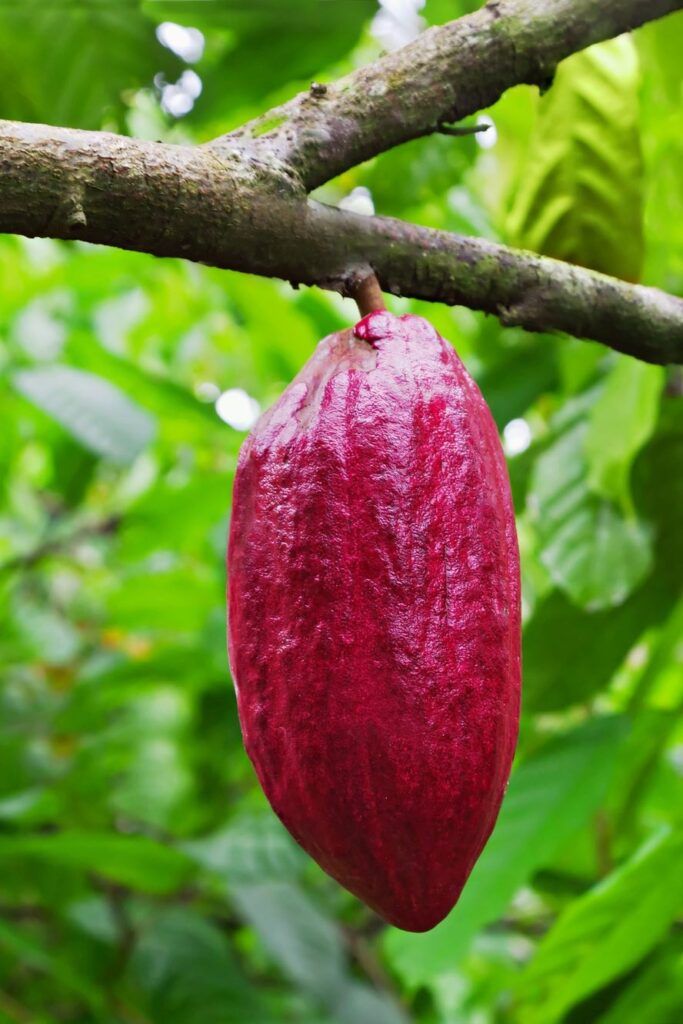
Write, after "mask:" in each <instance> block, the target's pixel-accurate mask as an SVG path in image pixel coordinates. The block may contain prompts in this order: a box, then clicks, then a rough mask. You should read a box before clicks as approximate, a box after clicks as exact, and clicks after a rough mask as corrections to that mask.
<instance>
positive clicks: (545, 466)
mask: <svg viewBox="0 0 683 1024" xmlns="http://www.w3.org/2000/svg"><path fill="white" fill-rule="evenodd" d="M586 432H587V426H586V424H585V423H582V422H579V423H577V424H576V425H575V426H573V427H572V428H571V429H569V430H567V431H565V432H564V433H562V434H560V436H559V437H558V439H557V440H556V441H555V442H554V443H553V444H551V445H550V446H549V447H548V448H547V449H546V450H545V451H544V452H543V454H542V455H541V456H540V457H539V458H538V460H537V461H536V465H535V467H534V470H533V474H532V479H531V484H530V490H529V493H528V495H527V504H528V508H529V510H530V515H531V517H532V520H533V521H534V522H535V524H536V527H537V531H538V535H539V541H540V559H541V562H542V563H543V565H544V566H545V567H546V569H547V570H548V572H549V573H550V575H551V577H552V579H553V580H554V581H555V583H556V584H557V585H558V586H559V587H560V588H561V589H562V590H564V591H565V592H566V593H567V594H568V595H569V597H570V598H571V599H572V601H574V602H575V603H576V604H577V605H579V606H580V607H582V608H586V609H587V610H589V611H598V610H600V609H603V608H609V607H610V606H613V605H618V604H621V603H622V602H623V601H624V600H625V599H626V598H627V597H628V595H629V594H630V593H631V591H632V590H634V588H635V587H636V586H637V585H638V584H639V583H640V582H641V581H642V579H643V578H644V577H645V575H646V574H647V572H648V571H649V569H650V567H651V564H652V548H651V533H650V530H649V528H648V526H647V525H646V524H644V523H641V522H640V521H638V520H637V519H635V518H633V517H632V516H631V517H629V518H628V519H627V518H624V517H623V516H622V515H620V513H619V512H618V511H617V509H616V508H615V507H614V505H613V504H612V503H611V502H608V501H606V500H603V499H600V498H598V497H596V496H595V495H593V494H592V493H591V492H590V490H589V488H588V481H587V467H586V459H585V455H584V444H585V437H586Z"/></svg>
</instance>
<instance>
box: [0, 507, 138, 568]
mask: <svg viewBox="0 0 683 1024" xmlns="http://www.w3.org/2000/svg"><path fill="white" fill-rule="evenodd" d="M120 525H121V516H120V515H111V516H107V517H106V518H105V519H102V520H101V521H99V522H93V523H84V524H83V525H82V526H79V527H78V528H77V529H75V530H73V531H72V532H71V533H68V534H64V535H63V536H61V537H60V536H56V537H50V538H48V539H47V540H45V541H43V542H42V543H41V544H38V545H36V547H34V548H32V549H31V550H30V551H27V552H25V554H23V555H15V556H14V557H13V558H8V559H7V561H6V562H2V563H0V572H13V571H15V570H17V569H31V568H33V566H35V565H36V564H37V563H38V562H41V561H42V560H43V559H44V558H48V557H49V556H50V555H56V554H59V553H60V552H61V551H63V550H64V549H65V548H68V547H70V545H71V544H76V543H78V542H79V541H81V540H85V539H86V538H87V537H106V536H108V535H110V534H112V533H116V531H117V530H118V528H119V526H120Z"/></svg>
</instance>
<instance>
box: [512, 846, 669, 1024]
mask: <svg viewBox="0 0 683 1024" xmlns="http://www.w3.org/2000/svg"><path fill="white" fill-rule="evenodd" d="M681 863H683V833H680V832H670V831H668V830H662V831H661V832H660V833H659V834H657V835H656V836H654V837H653V838H652V839H651V840H650V841H648V842H647V843H646V844H645V845H644V846H642V847H641V848H640V850H638V852H637V853H636V854H635V855H634V856H633V857H632V858H631V860H629V861H628V862H627V863H626V864H624V865H623V866H622V867H620V868H618V869H617V870H616V871H614V872H613V873H612V874H611V875H609V876H608V877H607V878H606V879H605V880H604V881H603V882H601V883H599V884H598V885H597V886H596V887H595V888H594V889H592V890H591V891H590V892H589V893H587V894H586V895H585V896H583V897H581V898H580V899H578V900H576V901H575V902H574V903H573V904H572V905H571V906H570V907H569V908H568V909H567V910H566V911H565V912H564V914H562V916H561V917H560V919H559V920H558V922H557V924H556V925H555V926H554V927H553V928H552V929H551V931H550V932H549V933H548V935H547V936H546V937H545V939H544V940H543V942H542V943H541V945H540V946H539V948H538V952H537V953H536V956H535V957H534V958H533V960H532V961H531V963H530V964H529V966H528V967H527V969H526V971H525V972H524V974H523V975H522V978H521V982H520V988H519V997H520V1007H519V1011H518V1020H519V1021H520V1024H554V1022H555V1021H558V1020H560V1019H561V1018H563V1017H564V1015H565V1013H566V1012H567V1010H568V1009H569V1008H570V1007H571V1006H574V1005H575V1004H576V1003H578V1002H579V1001H581V1000H582V999H584V998H585V997H586V996H587V995H590V993H592V992H595V991H597V990H598V989H599V988H601V987H602V986H604V985H606V984H607V983H608V982H610V981H612V980H613V979H614V978H617V977H619V976H620V975H622V974H624V973H625V972H626V971H627V970H629V969H630V968H632V967H634V966H635V964H637V963H638V962H639V961H640V960H641V959H642V958H643V957H644V956H645V955H646V954H647V953H648V952H649V951H650V950H651V949H652V948H653V947H654V946H655V945H656V943H658V942H659V941H660V939H662V937H663V936H664V935H665V934H666V932H667V931H668V929H669V927H670V925H671V923H672V921H673V920H674V919H675V918H676V916H677V915H678V913H679V911H680V909H681V907H682V906H683V872H681ZM643 1019H644V1018H643Z"/></svg>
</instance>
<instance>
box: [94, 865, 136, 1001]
mask: <svg viewBox="0 0 683 1024" xmlns="http://www.w3.org/2000/svg"><path fill="white" fill-rule="evenodd" d="M97 885H98V888H99V889H100V890H101V891H102V892H103V894H104V897H105V899H106V901H107V903H108V904H109V910H110V913H111V916H112V919H113V921H114V924H115V925H116V930H117V932H118V946H117V950H116V953H115V956H114V959H113V961H112V963H111V965H110V969H109V982H110V985H113V983H114V982H115V981H117V980H118V978H119V977H120V976H121V974H123V971H124V970H125V967H126V964H127V963H128V960H129V958H130V954H131V952H132V950H133V946H134V945H135V939H136V935H135V929H134V928H133V925H132V924H131V922H130V919H129V917H128V912H127V907H126V899H127V896H128V893H127V890H126V889H125V888H124V887H123V886H120V885H115V884H114V883H113V882H102V881H98V883H97Z"/></svg>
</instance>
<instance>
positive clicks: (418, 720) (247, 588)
mask: <svg viewBox="0 0 683 1024" xmlns="http://www.w3.org/2000/svg"><path fill="white" fill-rule="evenodd" d="M228 565H229V591H228V593H229V633H228V636H229V651H230V661H231V666H232V671H233V677H234V679H235V685H236V688H237V695H238V707H239V715H240V721H241V725H242V732H243V736H244V743H245V746H246V749H247V752H248V754H249V756H250V758H251V760H252V762H253V764H254V766H255V768H256V772H257V774H258V777H259V779H260V782H261V785H262V786H263V789H264V791H265V793H266V795H267V797H268V799H269V800H270V803H271V804H272V806H273V808H274V810H275V812H276V813H277V814H278V815H279V817H280V818H281V820H282V821H283V822H284V824H285V825H286V826H287V828H288V829H289V831H290V832H291V833H292V835H293V836H294V838H295V839H296V840H297V841H298V842H299V843H300V844H301V846H303V848H304V849H305V850H307V851H308V853H309V854H310V855H311V856H312V857H313V858H314V859H315V860H316V861H317V862H318V863H319V864H320V865H321V866H322V867H323V868H324V869H325V871H327V872H328V873H329V874H330V875H332V877H333V878H336V879H337V880H338V881H339V882H340V883H341V884H342V885H344V886H345V887H346V888H347V889H349V890H350V891H351V892H353V893H355V894H356V895H357V896H359V897H360V899H362V900H364V902H365V903H366V904H367V905H368V906H370V907H372V908H373V909H374V910H376V911H377V913H378V914H380V915H381V916H382V917H383V918H384V919H385V920H386V921H388V922H390V923H391V924H394V925H396V926H398V927H399V928H404V929H406V930H408V931H426V930H427V929H430V928H432V927H434V925H436V924H437V923H438V922H439V921H440V920H442V919H443V918H444V917H445V916H446V914H448V912H449V911H450V909H451V908H452V907H453V905H454V904H455V902H456V900H457V899H458V896H459V895H460V892H461V890H462V888H463V886H464V884H465V882H466V880H467V878H468V876H469V874H470V871H471V870H472V867H473V865H474V863H475V861H476V860H477V857H478V856H479V854H480V852H481V850H482V848H483V846H484V844H485V842H486V840H487V838H488V836H489V835H490V833H491V830H492V828H493V825H494V823H495V820H496V817H497V814H498V810H499V807H500V803H501V800H502V798H503V794H504V791H505V787H506V784H507V779H508V775H509V772H510V766H511V763H512V758H513V754H514V750H515V744H516V740H517V731H518V718H519V700H520V594H519V555H518V549H517V539H516V533H515V524H514V515H513V508H512V500H511V496H510V487H509V482H508V476H507V470H506V466H505V459H504V456H503V452H502V449H501V446H500V441H499V438H498V432H497V430H496V426H495V424H494V422H493V419H492V417H491V414H490V412H489V409H488V407H487V405H486V403H485V402H484V399H483V398H482V396H481V394H480V392H479V389H478V388H477V386H476V385H475V383H474V382H473V381H472V379H471V378H470V377H469V375H468V374H467V372H466V370H465V368H464V366H463V364H462V363H461V361H460V359H459V358H458V356H457V355H456V353H455V351H454V350H453V348H452V347H451V346H450V345H449V344H448V343H447V342H446V341H444V340H443V339H442V338H441V337H439V335H438V334H437V333H436V331H435V330H434V329H433V328H432V327H431V326H430V325H429V324H428V323H427V322H426V321H425V320H423V319H422V318H420V317H416V316H402V317H395V316H392V315H391V314H389V313H386V312H377V313H371V314H370V315H369V316H367V317H365V318H364V319H363V320H361V321H360V323H359V324H357V325H356V327H355V329H354V330H347V331H342V332H341V333H339V334H333V335H331V336H330V337H328V338H325V339H324V340H323V341H322V342H321V343H320V344H319V346H318V348H317V349H316V351H315V353H314V354H313V356H312V358H311V359H310V360H309V362H308V363H307V364H306V366H304V368H303V369H302V371H301V373H300V374H299V375H298V376H297V377H296V378H295V380H294V381H293V382H292V383H291V384H290V386H289V387H288V388H287V389H286V390H285V392H284V393H283V395H282V396H281V398H280V399H279V401H278V402H276V403H275V405H274V406H273V407H272V408H271V409H270V410H268V412H266V413H265V414H264V415H263V416H262V417H261V419H260V420H259V422H258V423H257V424H256V426H255V428H254V430H253V432H252V434H251V435H250V436H249V437H248V438H247V440H246V441H245V443H244V445H243V447H242V451H241V453H240V458H239V464H238V468H237V475H236V479H235V490H234V501H233V513H232V521H231V527H230V541H229V553H228Z"/></svg>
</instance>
